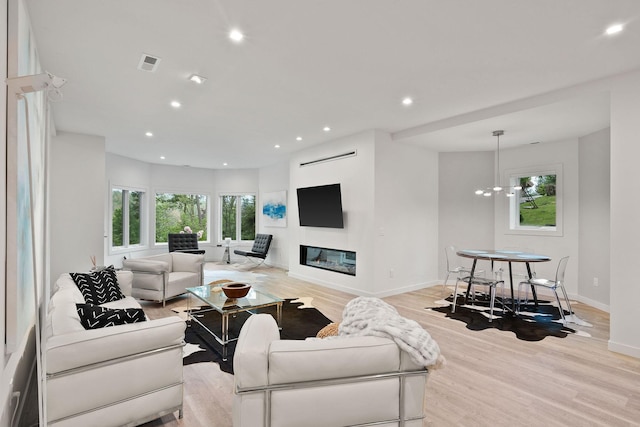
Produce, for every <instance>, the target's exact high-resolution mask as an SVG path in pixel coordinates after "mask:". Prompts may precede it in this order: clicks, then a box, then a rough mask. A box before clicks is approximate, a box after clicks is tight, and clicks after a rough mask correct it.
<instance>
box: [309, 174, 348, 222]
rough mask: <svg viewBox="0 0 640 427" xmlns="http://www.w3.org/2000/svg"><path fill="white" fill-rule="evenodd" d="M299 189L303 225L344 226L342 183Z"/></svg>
mask: <svg viewBox="0 0 640 427" xmlns="http://www.w3.org/2000/svg"><path fill="white" fill-rule="evenodd" d="M297 191H298V216H299V218H300V225H301V226H303V227H328V228H344V222H343V221H342V196H341V193H340V184H330V185H320V186H317V187H305V188H298V190H297Z"/></svg>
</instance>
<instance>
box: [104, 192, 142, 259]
mask: <svg viewBox="0 0 640 427" xmlns="http://www.w3.org/2000/svg"><path fill="white" fill-rule="evenodd" d="M143 204H144V192H143V191H139V190H131V189H124V188H115V187H114V188H112V190H111V248H112V249H119V248H128V247H130V246H139V245H141V244H142V234H143V233H142V230H143V228H142V226H143V224H142V218H143V215H142V212H143V207H144V205H143Z"/></svg>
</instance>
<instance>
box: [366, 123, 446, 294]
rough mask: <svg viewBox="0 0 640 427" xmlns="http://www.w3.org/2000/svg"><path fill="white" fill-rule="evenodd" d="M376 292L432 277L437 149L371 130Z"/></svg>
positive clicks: (415, 286) (435, 261)
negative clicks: (428, 148)
mask: <svg viewBox="0 0 640 427" xmlns="http://www.w3.org/2000/svg"><path fill="white" fill-rule="evenodd" d="M375 147H376V151H375V202H374V212H375V224H374V228H373V230H370V231H369V233H372V234H373V235H374V236H375V246H374V251H375V253H374V264H373V276H374V282H373V283H374V289H373V292H374V294H375V295H376V296H379V297H381V296H385V295H389V294H395V293H401V292H407V291H410V290H415V289H420V288H424V287H425V286H428V285H429V284H432V283H435V282H437V279H438V153H436V152H433V151H429V150H427V149H424V148H421V147H416V146H413V145H408V144H402V143H398V142H393V141H392V140H391V138H390V137H389V134H387V133H385V132H380V131H377V132H376V133H375Z"/></svg>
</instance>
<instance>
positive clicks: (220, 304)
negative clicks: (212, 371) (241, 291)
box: [186, 285, 283, 361]
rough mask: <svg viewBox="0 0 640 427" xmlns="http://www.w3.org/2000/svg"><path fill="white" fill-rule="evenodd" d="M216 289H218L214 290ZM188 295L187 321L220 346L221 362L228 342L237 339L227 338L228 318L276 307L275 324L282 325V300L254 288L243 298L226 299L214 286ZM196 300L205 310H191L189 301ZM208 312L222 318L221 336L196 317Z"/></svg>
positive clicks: (196, 289) (225, 353) (208, 286)
mask: <svg viewBox="0 0 640 427" xmlns="http://www.w3.org/2000/svg"><path fill="white" fill-rule="evenodd" d="M216 288H218V289H216ZM186 290H187V292H188V294H189V299H188V301H187V319H188V320H189V321H194V322H196V323H197V324H199V325H200V326H202V328H203V329H204V330H205V331H207V332H208V333H209V334H210V335H211V336H213V337H214V338H215V339H216V341H218V342H219V343H220V344H221V345H222V360H224V361H226V360H227V345H228V344H229V343H230V342H233V341H237V339H238V338H237V337H235V338H231V339H230V338H229V316H230V315H236V314H238V313H241V312H245V311H246V312H248V313H251V314H255V313H254V311H255V310H258V309H260V308H264V307H270V306H274V305H275V306H276V322H277V324H278V327H279V328H280V327H281V325H282V302H283V300H282V299H280V298H278V297H274V296H273V295H270V294H268V293H266V292H262V291H258V290H256V289H254V288H251V290H249V293H248V294H247V296H246V297H243V298H233V299H231V298H227V297H226V295H225V294H224V292H222V289H219V286H216V285H204V286H198V287H194V288H187V289H186ZM192 297H195V298H197V299H198V300H199V301H201V302H203V303H205V304H206V307H205V308H202V309H198V310H195V309H192V307H191V299H192ZM209 311H217V312H218V313H220V315H221V316H222V325H221V336H218V335H217V334H216V333H215V332H213V331H212V330H211V329H209V328H208V327H207V326H205V325H204V324H203V323H202V322H201V321H200V320H199V319H198V317H197V316H199V315H202V314H204V313H207V312H209Z"/></svg>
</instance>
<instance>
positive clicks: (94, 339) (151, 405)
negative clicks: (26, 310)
mask: <svg viewBox="0 0 640 427" xmlns="http://www.w3.org/2000/svg"><path fill="white" fill-rule="evenodd" d="M116 274H117V279H118V283H119V285H120V289H121V291H122V293H123V294H124V295H125V298H124V299H120V300H118V301H113V302H109V303H105V304H103V305H102V306H104V307H109V308H140V304H138V302H137V301H136V300H135V299H134V298H133V297H131V289H132V288H131V284H132V279H133V274H132V273H131V272H130V271H118V272H117V273H116ZM54 291H55V292H54V294H53V296H52V298H51V301H50V304H49V308H48V315H47V319H46V323H45V328H44V331H43V337H42V339H43V353H44V357H43V359H44V364H45V370H46V393H45V396H46V397H45V399H46V402H45V403H46V419H47V425H48V426H56V427H87V426H91V427H111V426H136V425H139V424H142V423H144V422H147V421H150V420H152V419H155V418H158V417H160V416H162V415H165V414H168V413H171V412H175V411H178V412H179V417H180V418H181V417H182V394H183V380H182V347H183V345H184V331H185V322H184V321H183V320H181V319H180V318H179V317H177V316H172V317H167V318H162V319H157V320H147V321H143V322H140V323H133V324H125V325H118V326H110V327H105V328H100V329H89V330H86V329H84V327H83V326H82V324H81V322H80V317H79V316H78V313H77V310H76V303H84V302H85V301H84V298H83V296H82V293H81V292H80V290H79V289H78V288H77V286H76V285H75V283H74V282H73V280H72V278H71V277H70V275H69V274H63V275H61V276H60V278H59V279H58V280H57V282H56V284H55V288H54Z"/></svg>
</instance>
